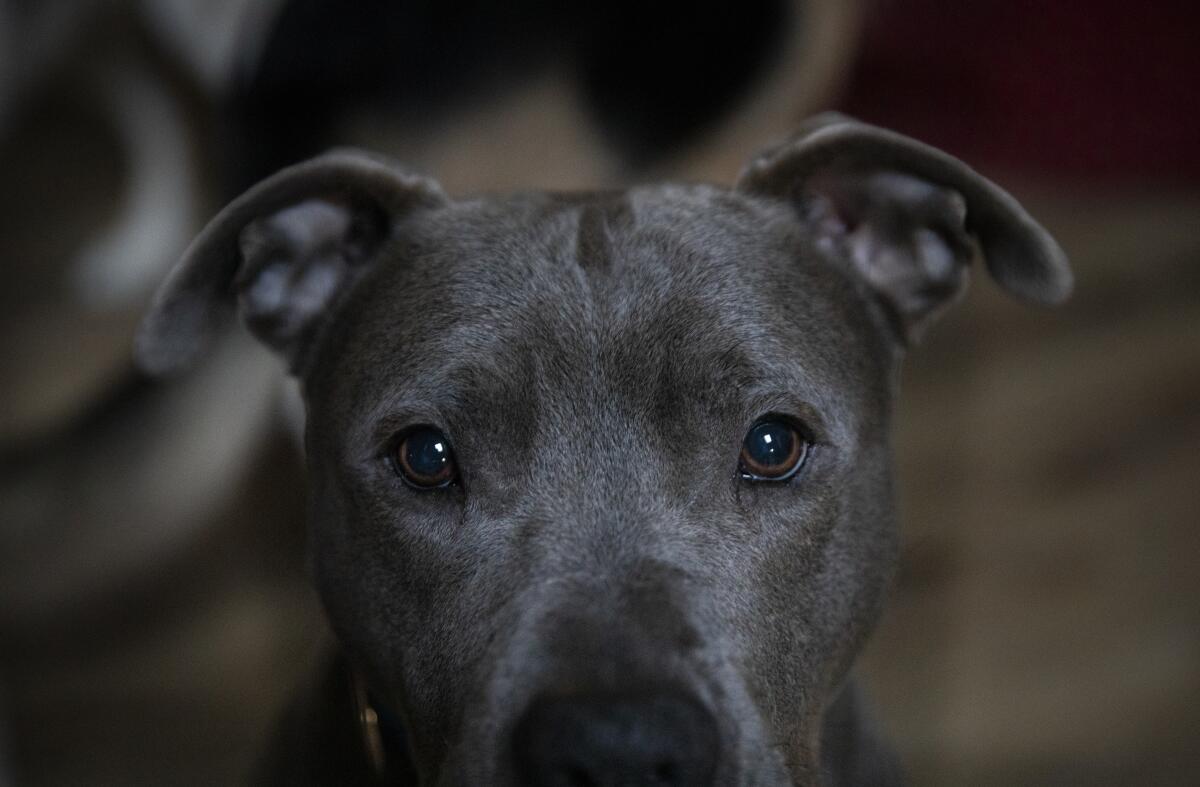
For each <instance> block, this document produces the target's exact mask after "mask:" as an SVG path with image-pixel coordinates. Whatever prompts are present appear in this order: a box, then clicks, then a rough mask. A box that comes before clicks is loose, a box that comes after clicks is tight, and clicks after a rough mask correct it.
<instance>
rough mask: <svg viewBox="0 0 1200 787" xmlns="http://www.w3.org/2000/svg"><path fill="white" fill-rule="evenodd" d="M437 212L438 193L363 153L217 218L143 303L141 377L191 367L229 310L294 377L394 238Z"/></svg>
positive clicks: (245, 198)
mask: <svg viewBox="0 0 1200 787" xmlns="http://www.w3.org/2000/svg"><path fill="white" fill-rule="evenodd" d="M447 202H448V199H447V197H446V195H445V194H444V193H443V192H442V190H441V188H440V187H439V186H438V185H437V183H435V182H433V181H431V180H429V179H426V178H423V177H419V176H416V175H411V174H408V173H405V172H403V171H401V170H399V169H397V168H396V167H395V166H393V165H391V164H389V163H388V162H386V161H384V160H382V159H380V158H378V157H376V156H372V155H369V154H366V153H362V152H358V151H352V150H337V151H333V152H330V153H327V154H325V155H323V156H320V157H318V158H315V159H311V160H309V161H306V162H303V163H301V164H296V165H294V166H292V167H288V168H287V169H284V170H282V171H280V172H278V173H276V174H275V175H273V176H271V177H269V178H267V179H266V180H264V181H262V182H261V183H259V184H258V185H256V186H254V187H253V188H251V189H250V190H249V191H247V192H246V193H245V194H243V195H242V196H240V197H238V198H237V199H235V200H234V201H233V202H231V203H230V204H229V205H228V206H227V207H226V208H225V209H224V210H222V211H221V212H220V213H219V214H217V216H216V218H214V219H213V220H212V221H211V222H209V224H208V226H207V227H205V228H204V230H203V231H202V232H201V233H200V235H199V236H197V237H196V239H195V240H194V241H193V242H192V245H191V246H189V247H188V249H187V251H186V252H185V253H184V255H183V259H181V260H180V261H179V263H178V264H177V265H176V266H175V269H174V270H173V271H171V274H170V276H169V277H168V278H167V280H166V282H165V283H164V284H163V286H162V288H161V289H160V290H159V291H158V293H157V295H156V296H155V298H154V302H153V304H152V306H151V309H150V312H149V314H147V315H146V318H145V320H144V321H143V323H142V327H141V330H140V332H139V334H138V337H137V343H136V358H137V361H138V363H139V365H140V366H141V367H142V368H143V369H145V370H146V371H148V372H150V373H152V374H164V373H167V372H170V371H173V370H177V369H180V368H182V367H184V366H186V365H187V364H188V363H189V362H191V361H192V360H193V359H195V357H196V356H197V355H198V354H199V353H200V351H201V350H202V349H203V348H204V346H205V345H206V344H207V342H208V340H209V339H210V337H211V336H212V334H213V333H214V332H215V331H216V329H217V327H218V326H219V324H220V320H221V317H222V316H223V314H224V313H225V312H227V311H229V310H230V309H231V308H232V307H233V304H234V303H235V302H236V303H237V304H238V307H239V311H240V312H241V315H242V318H243V319H244V321H245V323H246V325H247V327H248V328H249V329H250V330H251V331H252V332H253V333H254V334H255V335H256V336H257V337H258V338H259V339H261V340H262V341H263V342H264V343H265V344H267V345H268V346H269V347H271V348H272V349H273V350H275V351H276V352H278V353H279V354H280V355H282V356H283V357H284V359H285V360H286V361H287V363H288V365H289V367H290V369H291V370H292V372H293V373H295V374H298V375H299V374H301V373H302V371H303V367H304V365H305V362H306V360H307V352H308V351H309V350H310V349H311V348H312V347H313V346H314V343H315V339H316V338H317V336H318V334H319V333H320V330H321V328H322V326H323V325H324V324H325V323H326V321H327V320H328V317H329V315H330V314H331V313H332V311H333V310H334V308H335V306H336V302H337V300H338V298H339V296H340V295H341V294H342V293H344V292H345V291H346V290H347V289H348V286H349V285H350V284H352V283H353V282H354V281H355V280H357V279H358V278H359V276H361V275H362V273H363V272H364V271H365V270H367V269H368V268H369V267H370V265H371V263H373V262H374V261H375V259H376V258H377V257H378V256H379V252H380V250H381V248H382V247H383V245H384V244H385V242H386V241H387V240H388V239H389V238H390V237H391V235H392V228H393V226H394V225H395V224H396V223H397V222H398V221H399V220H400V219H402V218H403V217H405V216H407V215H409V214H411V213H413V212H414V211H418V210H427V209H432V208H437V207H439V206H441V205H444V204H446V203H447Z"/></svg>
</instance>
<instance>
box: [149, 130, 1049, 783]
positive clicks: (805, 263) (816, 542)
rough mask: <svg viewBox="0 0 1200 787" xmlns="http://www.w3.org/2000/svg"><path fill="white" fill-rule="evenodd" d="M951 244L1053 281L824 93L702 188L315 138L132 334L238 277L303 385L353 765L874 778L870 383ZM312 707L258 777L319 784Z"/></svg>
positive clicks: (216, 296) (1029, 293) (1022, 286)
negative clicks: (558, 188) (486, 192)
mask: <svg viewBox="0 0 1200 787" xmlns="http://www.w3.org/2000/svg"><path fill="white" fill-rule="evenodd" d="M976 251H978V253H979V255H980V256H981V257H982V259H983V261H984V263H985V264H986V267H987V270H988V271H989V272H990V273H991V275H992V277H993V278H994V279H995V280H996V281H997V282H999V283H1000V285H1001V286H1003V287H1004V288H1005V289H1006V290H1008V291H1010V292H1011V293H1013V294H1015V295H1017V296H1020V297H1023V298H1026V299H1029V300H1033V301H1038V302H1057V301H1060V300H1062V299H1063V298H1065V297H1066V295H1067V294H1068V292H1069V290H1070V288H1071V275H1070V271H1069V269H1068V267H1067V264H1066V260H1065V258H1064V256H1063V254H1062V252H1061V251H1060V250H1059V248H1058V247H1057V245H1056V244H1055V243H1054V241H1053V240H1052V239H1051V238H1050V237H1049V235H1047V233H1046V232H1045V231H1044V230H1043V229H1042V228H1041V227H1040V226H1038V225H1037V224H1036V223H1035V222H1034V221H1033V220H1032V219H1031V218H1030V217H1029V215H1028V214H1026V213H1025V211H1024V210H1023V209H1022V208H1021V207H1020V206H1019V205H1018V204H1017V203H1016V202H1015V201H1014V200H1013V199H1012V198H1011V197H1010V196H1009V195H1008V194H1006V193H1005V192H1003V191H1001V190H1000V189H999V188H997V187H996V186H995V185H993V184H992V183H990V182H988V181H987V180H985V179H984V178H982V177H981V176H979V175H978V174H976V173H975V172H974V171H972V170H971V169H969V168H968V167H966V166H965V165H964V164H962V163H960V162H959V161H957V160H955V159H953V158H951V157H949V156H947V155H946V154H944V153H941V152H939V151H937V150H934V149H932V148H930V147H927V146H925V145H923V144H921V143H918V142H915V141H913V140H910V139H907V138H905V137H902V136H900V135H897V134H895V133H892V132H889V131H885V130H882V129H878V128H873V127H871V126H867V125H864V124H861V123H858V122H855V121H853V120H850V119H848V118H844V117H839V116H831V115H826V116H822V117H820V118H818V119H816V120H815V121H814V122H812V123H810V124H809V125H808V126H807V127H806V128H805V129H803V130H802V131H801V133H799V134H798V135H797V136H795V137H794V138H792V139H791V140H789V141H787V142H785V143H784V144H782V145H780V146H778V147H776V148H774V149H772V150H769V151H767V152H766V153H764V154H762V155H760V156H759V157H757V158H755V159H754V160H753V161H751V162H750V164H749V165H748V166H747V167H746V169H745V170H744V172H743V173H742V174H741V176H740V178H739V179H738V182H737V184H736V186H735V187H734V188H733V189H725V188H719V187H715V186H708V185H655V186H643V187H638V188H633V189H630V190H628V191H624V192H601V193H579V194H547V193H521V194H514V195H507V196H498V197H479V198H471V199H461V200H456V199H451V198H449V197H447V196H446V195H445V194H444V193H443V192H442V191H441V190H440V188H439V187H438V186H437V184H435V183H434V182H432V181H430V180H427V179H425V178H422V177H417V176H414V175H411V174H407V173H405V172H404V171H402V170H400V169H397V168H395V167H394V166H392V165H390V164H388V163H387V162H385V161H382V160H380V159H378V158H375V157H372V156H369V155H365V154H362V153H358V152H353V151H338V152H333V153H330V154H328V155H325V156H322V157H320V158H316V159H313V160H311V161H308V162H305V163H302V164H299V165H296V166H293V167H290V168H288V169H286V170H284V171H282V172H280V173H278V174H277V175H275V176H273V177H271V178H269V179H267V180H266V181H264V182H262V183H260V184H259V185H257V186H255V187H254V188H252V189H250V191H248V192H247V193H246V194H244V195H243V196H241V197H240V198H238V199H237V200H235V201H234V202H233V203H232V204H231V205H229V206H228V207H227V208H226V209H225V210H224V211H222V212H221V213H220V215H218V216H217V217H216V219H214V220H213V221H212V223H211V224H210V225H209V226H208V227H207V228H206V229H205V230H204V231H203V233H201V235H200V236H199V237H198V238H197V240H196V241H195V242H194V243H193V245H192V246H191V248H190V249H189V251H188V252H187V254H186V256H185V258H184V259H183V261H182V262H181V263H180V264H179V266H178V268H177V269H176V270H175V271H174V273H173V274H172V275H171V277H170V279H169V280H168V281H167V283H166V284H165V286H164V287H163V289H162V291H161V292H160V293H159V295H158V298H157V300H156V303H155V305H154V307H153V311H152V312H151V313H150V315H149V316H148V318H147V320H146V322H145V325H144V327H143V332H142V333H141V335H140V337H139V345H138V352H139V357H140V360H141V362H142V364H143V365H144V366H145V367H146V368H147V369H149V370H151V371H154V372H166V371H169V370H171V369H175V368H178V367H181V366H182V365H184V364H185V363H186V362H188V361H189V360H190V359H192V358H193V357H194V356H195V355H196V354H197V352H198V351H199V350H200V349H201V347H202V345H203V344H204V343H205V341H206V339H208V338H209V337H210V336H211V335H212V334H213V332H214V330H215V329H216V328H217V326H218V325H219V322H220V317H221V315H222V313H223V312H225V311H227V310H228V308H229V307H231V306H232V305H233V303H234V302H235V301H236V303H237V306H238V308H239V309H240V312H241V315H242V318H243V319H244V321H245V323H246V324H247V325H248V326H249V328H250V330H251V331H253V332H254V333H255V334H256V335H257V336H258V337H259V338H260V339H261V340H262V341H263V342H265V343H266V344H267V345H269V346H270V347H271V348H273V349H274V350H276V351H278V353H279V354H280V355H282V356H283V357H284V358H285V359H286V361H287V362H288V364H289V366H290V369H291V370H292V372H293V374H294V375H295V376H296V377H297V378H298V379H299V380H300V381H301V383H302V384H303V390H304V396H305V400H306V403H307V432H306V437H305V442H306V446H307V457H308V469H309V473H310V485H311V521H312V525H311V541H312V550H313V566H314V571H315V577H316V583H317V587H318V589H319V592H320V596H321V598H322V600H323V602H324V605H325V607H326V610H327V611H328V615H329V619H330V621H331V622H332V625H333V628H334V630H335V632H336V633H337V635H338V638H339V641H340V645H341V647H342V650H343V653H344V661H345V663H346V664H348V665H349V667H347V669H346V670H345V672H346V674H347V675H349V676H350V677H348V678H346V679H344V680H343V681H342V683H340V684H337V683H336V682H335V685H342V686H344V687H346V688H345V693H346V694H347V696H349V694H351V693H352V692H353V691H354V687H355V686H356V685H358V686H365V687H367V688H366V689H365V690H362V691H359V692H358V693H359V696H360V698H361V697H367V698H368V699H366V700H365V703H367V704H360V705H359V706H358V708H359V711H365V712H366V715H367V716H369V717H370V720H371V721H372V722H373V723H375V725H376V727H382V728H383V729H384V733H383V734H382V735H381V736H379V737H380V738H382V739H383V742H382V745H381V744H380V741H379V740H374V743H373V744H371V748H372V751H373V758H374V760H375V765H376V766H378V765H379V762H380V761H382V762H383V766H382V768H383V771H381V772H386V773H390V774H391V775H392V777H395V778H400V776H405V775H406V776H407V777H408V778H410V779H413V780H419V782H420V783H421V784H438V785H504V784H531V785H652V784H653V785H782V784H804V785H809V784H836V785H842V784H892V783H896V782H897V781H898V777H897V773H896V768H895V767H894V765H893V762H892V759H891V757H890V756H889V755H888V754H887V750H886V749H885V748H884V747H883V746H881V745H880V744H879V743H878V741H877V740H876V739H875V738H874V736H873V735H872V734H871V732H870V728H869V725H868V724H867V723H866V721H865V720H864V718H863V716H862V714H861V712H860V711H859V709H858V703H857V700H856V697H855V694H854V690H853V688H852V681H851V679H850V670H851V665H852V663H853V661H854V658H855V655H856V653H857V652H858V650H859V648H860V646H861V645H862V643H863V641H864V639H865V638H866V637H867V635H868V634H869V632H870V631H871V629H872V627H873V625H874V624H875V622H876V619H877V617H878V616H879V612H880V607H881V603H882V600H883V596H884V593H885V590H886V589H887V587H888V585H889V582H890V580H891V577H892V574H893V568H894V565H895V562H896V554H897V538H898V537H897V529H896V524H895V522H894V515H893V504H892V478H891V470H890V466H889V465H890V455H889V437H888V433H889V420H890V415H891V401H892V397H893V391H894V387H895V380H896V374H897V366H898V363H899V361H900V359H901V357H902V356H903V354H904V350H905V348H906V347H907V346H908V345H909V344H910V343H911V342H912V341H913V340H914V338H915V337H917V336H918V335H919V334H920V332H921V331H922V330H924V329H925V327H926V326H927V325H928V324H929V323H930V322H931V321H932V320H933V318H934V317H936V316H937V315H938V314H939V313H940V312H941V311H942V309H943V308H944V307H945V306H947V305H948V304H950V303H951V302H952V301H954V300H955V299H956V298H957V297H958V296H959V295H960V294H961V293H962V291H963V288H964V285H965V283H966V280H967V267H968V264H969V262H970V261H971V258H972V257H973V256H974V255H975V254H976ZM334 693H335V694H336V692H334ZM309 714H310V716H311V717H312V718H310V719H309V722H308V723H309V725H310V726H309V730H310V731H309V733H308V735H309V740H310V742H311V741H313V740H314V739H316V740H318V741H320V744H319V745H317V744H312V745H309V746H307V747H302V748H307V749H308V750H309V751H292V752H291V755H290V756H291V757H292V758H293V761H292V764H291V766H290V767H291V768H292V770H293V771H295V772H297V773H299V772H304V773H305V774H307V778H309V779H311V780H313V781H320V778H328V779H331V780H333V781H335V782H338V783H343V782H348V781H350V780H351V779H350V775H349V774H350V770H351V768H350V766H346V768H347V770H345V771H344V772H340V775H339V774H338V773H335V774H333V775H327V776H325V777H320V778H319V777H318V776H317V775H316V774H317V773H318V771H319V769H318V768H317V766H315V765H312V766H309V765H305V766H303V767H298V766H296V765H295V763H296V762H304V761H305V759H306V758H312V757H313V756H314V755H313V753H312V751H311V750H312V749H314V748H315V749H321V748H322V747H325V746H329V747H332V745H333V744H332V741H333V740H334V738H337V737H338V736H342V737H345V736H346V735H347V734H349V735H350V736H351V737H353V735H355V734H357V733H356V732H354V731H351V732H350V733H346V732H338V731H337V730H336V729H334V726H335V725H333V724H331V723H330V719H332V718H334V716H333V715H323V711H322V710H321V709H320V708H318V707H315V706H309ZM330 714H332V712H330ZM359 715H360V716H362V715H364V714H363V713H360V714H359ZM350 718H351V720H350V721H349V724H351V725H353V724H354V722H353V718H352V717H350ZM321 730H324V732H321ZM322 736H325V737H322ZM380 749H382V751H381V750H380ZM389 758H390V762H388V760H389ZM281 759H282V760H288V757H286V756H285V757H282V758H281ZM281 767H289V766H287V765H286V764H285V765H282V766H281ZM289 778H290V777H289ZM296 778H298V777H296Z"/></svg>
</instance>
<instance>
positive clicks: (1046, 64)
mask: <svg viewBox="0 0 1200 787" xmlns="http://www.w3.org/2000/svg"><path fill="white" fill-rule="evenodd" d="M1198 83H1200V3H1195V2H1184V1H1182V0H1161V1H1159V2H1153V0H1151V2H1142V3H1130V2H1122V1H1121V0H1090V2H1087V3H1056V2H1032V1H1031V0H969V1H965V2H955V3H948V2H945V0H868V8H867V13H866V24H865V30H864V38H863V41H862V54H861V56H860V57H859V59H858V61H857V62H856V64H855V66H854V68H853V69H852V72H851V78H850V81H849V83H848V88H847V92H846V94H845V96H844V97H843V100H842V102H841V107H840V108H841V109H843V110H844V111H846V112H849V113H850V114H853V115H856V116H858V117H860V118H862V119H864V120H868V121H871V122H875V123H879V124H882V125H886V126H890V127H892V128H895V129H897V130H899V131H902V132H904V133H907V134H911V135H913V136H916V137H918V138H920V139H923V140H925V141H927V142H929V143H931V144H934V145H937V146H939V147H943V148H946V149H947V150H949V151H951V152H953V153H955V154H956V155H959V156H961V157H963V158H966V159H967V160H970V161H972V162H978V163H980V164H981V165H983V166H988V165H999V166H1004V167H1006V168H1010V169H1017V170H1021V171H1026V172H1030V173H1041V174H1050V175H1056V176H1066V177H1071V178H1080V179H1087V180H1096V181H1106V182H1111V181H1122V182H1131V181H1146V180H1153V181H1155V182H1172V183H1177V184H1182V183H1195V182H1197V181H1198V180H1200V87H1198Z"/></svg>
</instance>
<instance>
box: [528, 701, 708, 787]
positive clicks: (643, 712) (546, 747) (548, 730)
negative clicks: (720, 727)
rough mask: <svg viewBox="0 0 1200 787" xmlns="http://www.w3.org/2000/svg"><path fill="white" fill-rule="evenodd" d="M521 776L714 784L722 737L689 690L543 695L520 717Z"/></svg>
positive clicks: (689, 786) (554, 782) (661, 786)
mask: <svg viewBox="0 0 1200 787" xmlns="http://www.w3.org/2000/svg"><path fill="white" fill-rule="evenodd" d="M512 741H513V755H514V759H515V764H516V767H517V772H518V776H519V780H520V782H521V783H522V784H529V785H534V787H551V786H553V787H602V786H604V785H628V786H629V787H636V786H638V785H646V786H647V787H650V786H651V785H656V786H657V787H693V786H696V787H698V786H699V785H710V784H712V779H713V773H714V771H715V770H716V763H717V751H718V748H719V746H718V743H719V741H718V735H717V729H716V723H715V721H714V720H713V718H712V715H711V714H710V713H709V712H708V710H707V709H706V708H705V707H704V706H703V705H701V704H700V703H699V702H698V701H697V700H695V699H694V698H692V697H690V696H689V695H686V694H679V693H654V694H641V695H633V694H586V695H572V696H567V697H544V698H541V699H538V700H536V701H535V702H533V703H532V704H531V705H530V706H529V708H528V709H527V710H526V712H525V714H524V715H523V716H521V718H520V719H519V721H518V722H517V726H516V728H515V730H514V733H513V739H512Z"/></svg>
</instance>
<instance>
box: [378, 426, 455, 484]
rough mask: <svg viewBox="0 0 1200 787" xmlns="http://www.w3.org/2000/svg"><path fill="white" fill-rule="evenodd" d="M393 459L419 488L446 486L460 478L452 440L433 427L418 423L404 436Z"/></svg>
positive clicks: (394, 465)
mask: <svg viewBox="0 0 1200 787" xmlns="http://www.w3.org/2000/svg"><path fill="white" fill-rule="evenodd" d="M390 459H391V463H392V468H393V469H394V470H395V471H396V474H397V475H399V476H400V477H401V478H403V479H404V480H405V481H407V482H408V483H409V484H410V485H411V486H414V487H416V488H417V489H435V488H437V487H442V486H446V485H447V484H450V483H451V482H453V481H454V479H455V478H457V477H458V465H457V464H455V462H454V450H453V449H452V448H451V447H450V441H449V440H447V439H446V435H444V434H442V433H441V432H440V431H439V430H437V429H435V428H433V427H432V426H417V427H414V428H412V429H410V430H408V431H407V432H405V433H404V434H403V435H401V438H400V439H399V440H398V441H397V442H396V447H395V448H394V449H393V450H392V454H391V457H390Z"/></svg>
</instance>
